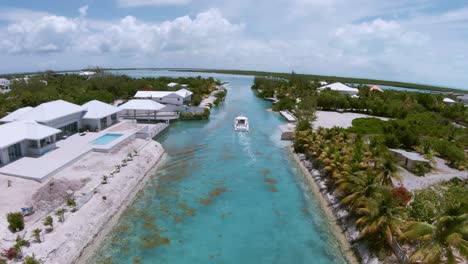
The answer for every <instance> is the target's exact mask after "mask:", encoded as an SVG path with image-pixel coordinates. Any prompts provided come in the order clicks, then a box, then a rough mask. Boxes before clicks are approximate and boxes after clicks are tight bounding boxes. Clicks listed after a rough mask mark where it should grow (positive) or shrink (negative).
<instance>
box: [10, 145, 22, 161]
mask: <svg viewBox="0 0 468 264" xmlns="http://www.w3.org/2000/svg"><path fill="white" fill-rule="evenodd" d="M22 156H23V155H22V153H21V143H16V144H14V145H11V146H9V147H8V157H9V158H10V162H11V161H14V160H16V159H19V158H21V157H22Z"/></svg>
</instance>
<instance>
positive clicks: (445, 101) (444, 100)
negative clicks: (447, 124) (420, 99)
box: [442, 97, 456, 104]
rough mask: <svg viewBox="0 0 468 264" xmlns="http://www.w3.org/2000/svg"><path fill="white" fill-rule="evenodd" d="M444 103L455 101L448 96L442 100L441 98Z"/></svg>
mask: <svg viewBox="0 0 468 264" xmlns="http://www.w3.org/2000/svg"><path fill="white" fill-rule="evenodd" d="M442 101H443V102H444V103H447V104H454V103H456V101H455V100H453V99H451V98H448V97H445V98H444V99H443V100H442Z"/></svg>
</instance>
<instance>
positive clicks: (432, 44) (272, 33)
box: [0, 0, 468, 89]
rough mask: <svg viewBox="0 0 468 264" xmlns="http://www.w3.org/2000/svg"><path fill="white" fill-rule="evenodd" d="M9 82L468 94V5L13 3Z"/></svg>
mask: <svg viewBox="0 0 468 264" xmlns="http://www.w3.org/2000/svg"><path fill="white" fill-rule="evenodd" d="M0 62H1V63H0V73H13V72H26V71H39V70H69V69H83V68H86V67H96V66H100V67H113V68H122V67H171V68H210V69H244V70H262V71H280V72H290V71H292V70H294V71H295V72H298V73H309V74H322V75H335V76H350V77H363V78H376V79H385V80H395V81H408V82H415V83H422V84H434V85H443V86H449V87H456V88H464V89H468V1H467V0H450V1H441V0H392V1H388V0H385V1H380V0H379V1H377V0H255V1H253V0H67V1H63V0H55V1H53V0H41V1H37V0H1V1H0Z"/></svg>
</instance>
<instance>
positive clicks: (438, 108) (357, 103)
mask: <svg viewBox="0 0 468 264" xmlns="http://www.w3.org/2000/svg"><path fill="white" fill-rule="evenodd" d="M320 86H321V84H320V83H319V82H318V79H315V80H312V81H311V80H310V79H308V78H307V77H306V76H304V75H300V74H296V73H294V72H293V73H291V74H289V75H282V76H281V78H279V77H276V78H273V77H256V78H255V79H254V84H253V86H252V89H253V90H254V91H255V92H256V94H257V96H259V97H262V98H275V99H277V100H278V102H277V103H275V104H274V105H273V110H274V111H280V110H290V111H292V112H293V113H294V114H295V115H296V116H297V117H298V118H299V119H300V120H301V119H304V120H308V121H312V120H313V119H314V118H315V116H314V115H313V113H314V112H315V109H322V110H330V111H350V112H359V113H365V114H371V115H377V116H383V117H388V118H391V119H390V120H389V121H382V120H380V119H377V118H361V119H356V120H353V127H352V128H350V129H349V131H350V132H352V133H357V134H359V135H361V136H363V137H364V136H365V137H369V138H370V140H371V141H373V142H378V144H379V145H385V146H386V147H387V148H402V149H406V150H417V151H418V152H419V153H421V154H422V155H424V156H426V157H427V158H428V159H430V160H432V159H433V158H434V156H439V157H441V158H444V159H445V160H447V161H448V163H449V165H450V166H452V167H454V168H458V169H460V170H463V169H464V168H466V166H467V162H468V158H467V154H466V153H465V151H464V150H465V149H467V148H468V133H466V128H460V127H456V126H454V125H453V124H452V123H459V122H465V123H468V109H467V108H465V107H464V106H463V104H447V103H445V102H443V98H444V96H443V95H441V94H429V93H420V92H401V91H392V90H386V91H384V92H378V91H369V87H368V86H365V85H360V86H358V89H359V98H353V97H350V96H349V95H343V94H340V93H338V92H336V91H322V92H320V93H318V92H317V89H318V88H319V87H320ZM428 170H429V168H428V167H427V166H424V165H423V164H420V165H418V166H417V167H416V169H415V170H414V172H415V173H416V174H419V175H424V174H425V173H426V172H427V171H428Z"/></svg>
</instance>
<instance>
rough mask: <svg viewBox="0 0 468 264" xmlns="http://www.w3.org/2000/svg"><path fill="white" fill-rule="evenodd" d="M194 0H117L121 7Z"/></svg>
mask: <svg viewBox="0 0 468 264" xmlns="http://www.w3.org/2000/svg"><path fill="white" fill-rule="evenodd" d="M191 1H192V0H117V3H118V5H119V6H120V7H138V6H164V5H186V4H189V3H190V2H191Z"/></svg>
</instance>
